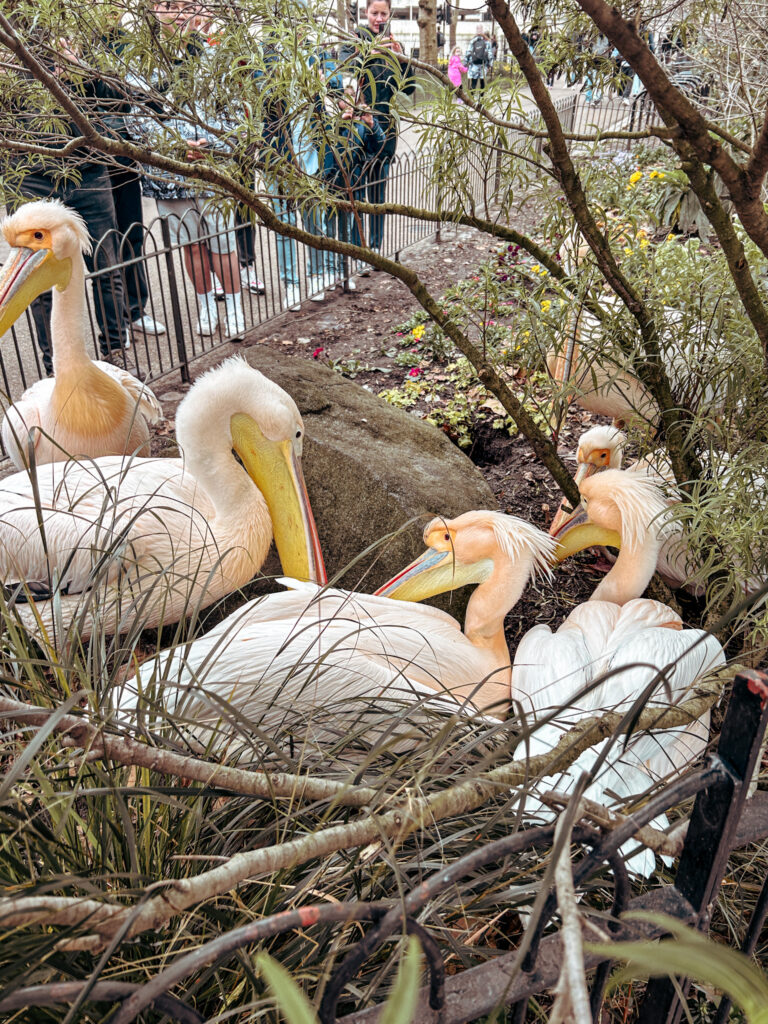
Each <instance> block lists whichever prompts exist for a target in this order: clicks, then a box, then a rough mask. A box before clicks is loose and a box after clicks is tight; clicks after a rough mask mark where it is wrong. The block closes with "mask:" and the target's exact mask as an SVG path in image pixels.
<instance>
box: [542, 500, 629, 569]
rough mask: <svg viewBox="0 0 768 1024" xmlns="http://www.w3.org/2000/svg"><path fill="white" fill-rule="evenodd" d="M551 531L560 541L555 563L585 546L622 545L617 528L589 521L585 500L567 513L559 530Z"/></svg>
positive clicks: (554, 556) (614, 546)
mask: <svg viewBox="0 0 768 1024" xmlns="http://www.w3.org/2000/svg"><path fill="white" fill-rule="evenodd" d="M553 526H554V523H553ZM549 532H550V533H551V534H552V536H553V537H555V538H556V539H557V540H558V541H559V543H558V546H557V548H556V549H555V553H554V555H553V557H552V561H553V564H555V565H557V564H558V563H559V562H563V561H565V559H566V558H568V556H569V555H575V554H576V552H577V551H583V550H584V549H585V548H594V547H599V546H600V545H601V544H602V545H605V546H606V547H611V548H620V547H621V537H620V536H619V534H618V533H616V531H615V530H607V529H606V528H605V527H604V526H598V525H597V524H596V523H591V522H590V521H589V519H588V518H587V509H586V506H585V505H584V503H583V502H582V503H581V504H579V505H577V506H576V508H575V509H573V511H572V512H571V513H570V514H567V515H566V517H565V520H564V522H563V523H562V524H561V525H560V527H559V528H558V530H557V531H554V530H553V529H552V528H550V531H549Z"/></svg>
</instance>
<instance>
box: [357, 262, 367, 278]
mask: <svg viewBox="0 0 768 1024" xmlns="http://www.w3.org/2000/svg"><path fill="white" fill-rule="evenodd" d="M355 269H356V270H357V276H358V277H370V276H371V265H370V263H365V262H363V260H358V261H357V267H356V268H355Z"/></svg>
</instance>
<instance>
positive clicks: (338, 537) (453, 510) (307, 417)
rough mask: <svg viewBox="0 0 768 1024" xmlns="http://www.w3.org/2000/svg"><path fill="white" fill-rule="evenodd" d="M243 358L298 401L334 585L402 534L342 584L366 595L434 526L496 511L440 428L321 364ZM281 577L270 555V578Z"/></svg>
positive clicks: (258, 351) (253, 351)
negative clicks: (437, 520)
mask: <svg viewBox="0 0 768 1024" xmlns="http://www.w3.org/2000/svg"><path fill="white" fill-rule="evenodd" d="M243 355H244V356H245V358H246V359H247V360H248V362H249V363H250V364H251V365H252V366H255V367H256V369H258V370H261V372H262V373H264V374H265V375H266V376H267V377H269V378H270V379H271V380H274V381H275V382H276V383H277V384H279V385H280V386H281V387H283V388H285V390H286V391H287V392H288V393H289V394H290V395H292V396H293V399H294V401H295V402H296V404H297V405H298V407H299V409H300V411H301V415H302V416H303V418H304V426H305V428H306V437H305V441H304V458H303V467H304V476H305V479H306V483H307V490H308V491H309V496H310V500H311V502H312V509H313V511H314V513H315V519H316V521H317V528H318V533H319V534H320V541H321V544H322V547H323V554H324V556H325V564H326V568H327V569H328V576H329V579H330V578H333V577H334V576H335V574H336V573H338V572H340V571H341V570H343V569H345V567H347V566H349V564H350V563H351V562H352V561H353V560H354V559H355V558H357V556H358V555H360V553H361V552H362V551H364V550H365V549H366V548H367V547H368V546H369V545H371V544H373V543H374V542H375V541H378V540H380V539H381V538H382V537H385V536H386V535H387V534H389V533H392V532H394V531H398V530H401V532H400V533H399V534H398V535H397V536H396V537H394V538H392V539H391V540H389V541H387V542H386V544H385V545H382V546H379V547H378V548H377V550H376V551H375V552H374V553H373V554H372V555H369V556H366V557H365V558H364V559H363V560H361V561H359V562H358V563H357V564H356V565H355V566H354V567H353V568H351V569H349V570H348V571H347V572H346V573H345V575H344V576H343V578H342V581H341V582H342V585H344V586H347V587H353V586H356V587H358V589H360V590H363V591H367V592H370V591H371V590H373V589H375V588H376V587H377V586H379V585H380V584H382V583H384V582H385V581H386V580H387V579H389V578H390V576H392V575H393V574H394V573H395V572H397V571H398V570H399V569H401V568H402V567H403V566H405V565H406V564H407V563H408V562H410V561H411V560H412V559H413V558H415V557H416V556H417V555H418V554H420V553H421V552H422V551H423V550H424V545H423V543H422V531H423V528H424V524H425V523H426V521H427V520H428V518H431V517H432V516H433V515H438V514H440V515H444V516H446V517H447V518H451V517H453V516H457V515H459V514H460V513H462V512H466V511H468V510H469V509H476V508H488V509H497V508H498V503H497V502H496V499H495V498H494V496H493V492H492V491H491V489H490V488H489V487H488V485H487V484H486V482H485V480H484V479H483V477H482V476H481V474H480V473H479V471H478V470H477V469H476V468H475V467H474V465H473V464H472V463H471V462H470V460H469V459H468V458H467V457H466V455H463V454H462V453H461V452H460V451H459V450H458V448H456V447H455V446H454V445H452V444H451V442H450V441H449V440H448V438H447V437H446V436H445V434H443V433H442V432H441V431H439V430H437V429H436V428H435V427H433V426H431V425H430V424H428V423H424V422H423V421H422V420H418V419H416V418H415V417H414V416H410V415H408V413H405V412H403V411H402V410H400V409H394V408H393V407H392V406H390V405H387V404H386V402H383V401H382V400H381V399H380V398H377V397H376V396H375V395H372V394H371V393H370V392H368V391H366V390H365V389H364V388H362V387H360V385H359V384H355V383H354V382H352V381H349V380H345V379H344V378H343V377H341V376H339V374H337V373H334V372H333V371H332V370H330V369H328V367H327V366H323V365H322V364H319V363H313V362H309V361H308V360H306V359H296V358H293V357H290V356H286V355H283V354H282V353H280V352H276V351H274V350H273V349H270V348H267V347H266V346H265V347H253V348H249V349H246V350H245V351H244V352H243ZM413 519H416V522H413V523H411V525H410V526H408V525H407V524H408V523H409V521H410V520H413ZM403 527H405V528H404V529H402V528H403ZM277 571H278V569H277V560H276V556H274V555H273V556H272V559H271V560H270V561H269V562H268V563H267V564H266V565H265V566H264V572H266V573H273V572H277ZM454 610H456V606H455V604H454Z"/></svg>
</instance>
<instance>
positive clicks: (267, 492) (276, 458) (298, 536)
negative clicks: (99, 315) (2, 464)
mask: <svg viewBox="0 0 768 1024" xmlns="http://www.w3.org/2000/svg"><path fill="white" fill-rule="evenodd" d="M303 433H304V428H303V424H302V420H301V416H300V415H299V411H298V409H297V408H296V405H295V403H294V402H293V400H292V399H291V398H290V396H289V395H287V394H286V393H285V392H284V391H283V390H282V388H280V387H278V386H277V385H276V384H273V383H272V381H270V380H268V379H267V378H266V377H264V376H263V374H261V373H259V372H258V370H255V369H253V368H252V367H251V366H249V365H248V363H247V362H246V361H245V360H244V359H241V358H239V357H236V358H234V359H229V360H227V361H226V362H224V363H222V364H221V365H220V366H218V367H216V368H215V369H213V370H210V371H209V372H208V373H206V374H204V375H203V376H202V377H200V378H198V380H197V381H196V382H195V383H194V385H193V386H192V388H191V389H190V391H189V393H188V394H187V396H186V397H185V398H184V400H183V402H182V403H181V405H180V406H179V408H178V412H177V415H176V436H177V439H178V442H179V446H180V448H181V450H182V452H183V456H184V457H183V458H178V459H165V458H160V459H144V458H139V457H132V458H128V457H118V456H104V457H102V458H100V459H94V460H92V461H89V460H83V461H80V462H70V463H61V462H52V463H50V464H48V465H45V466H39V467H37V469H36V471H35V472H34V473H32V472H23V473H16V474H14V475H13V476H10V477H7V478H6V479H4V480H2V481H0V580H2V582H3V583H4V584H5V585H6V587H9V586H14V585H16V586H17V589H18V590H19V591H20V592H21V596H22V598H23V597H26V598H27V599H28V600H29V601H30V603H29V604H27V605H26V606H25V605H24V604H18V605H17V607H18V610H19V613H20V614H21V616H22V618H23V620H24V622H25V624H27V625H28V626H29V627H30V628H31V629H33V630H36V631H37V630H39V629H40V628H41V627H42V628H43V629H44V630H45V631H46V632H47V633H48V635H49V636H50V634H51V632H52V631H53V630H54V627H57V628H58V627H63V628H64V629H65V630H66V629H68V628H69V626H70V625H72V624H74V625H76V626H77V628H78V629H79V631H80V635H81V636H83V637H87V636H88V635H89V634H90V632H91V631H92V629H93V627H94V623H95V622H96V621H99V622H100V623H101V624H102V627H103V628H104V629H105V630H106V631H108V632H111V633H118V632H124V631H125V630H127V629H128V628H129V627H130V626H131V625H132V624H133V623H134V622H136V623H137V624H139V625H140V626H141V627H151V626H156V625H159V624H160V623H168V622H176V621H178V620H179V619H180V618H182V617H185V616H188V615H191V614H192V613H193V612H194V611H196V610H197V609H198V608H200V607H203V606H205V605H207V604H210V603H211V602H213V601H216V600H218V599H219V598H221V597H223V596H224V595H226V594H229V593H231V592H232V591H234V590H236V589H237V588H238V587H240V586H242V585H243V584H245V583H247V582H248V580H250V579H251V578H252V577H253V575H254V573H256V571H257V570H258V569H259V568H260V566H261V564H262V562H263V561H264V558H265V557H266V554H267V551H268V549H269V545H270V540H271V538H272V534H273V531H274V537H275V543H276V545H277V549H278V553H279V555H280V559H281V561H282V564H283V568H284V570H285V571H286V572H290V573H292V574H294V575H296V576H298V577H301V578H303V579H309V580H314V581H316V582H324V581H325V569H324V567H323V560H322V555H321V553H320V546H319V542H318V539H317V531H316V529H315V524H314V519H313V517H312V511H311V508H310V506H309V500H308V498H307V495H306V490H305V487H304V482H303V478H302V473H301V463H300V456H301V446H302V437H303ZM232 449H234V451H235V452H236V453H237V456H238V457H239V459H240V462H241V463H242V465H241V464H240V463H238V461H237V459H236V458H235V456H234V455H233V453H232Z"/></svg>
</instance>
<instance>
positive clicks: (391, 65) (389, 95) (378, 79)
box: [339, 0, 416, 252]
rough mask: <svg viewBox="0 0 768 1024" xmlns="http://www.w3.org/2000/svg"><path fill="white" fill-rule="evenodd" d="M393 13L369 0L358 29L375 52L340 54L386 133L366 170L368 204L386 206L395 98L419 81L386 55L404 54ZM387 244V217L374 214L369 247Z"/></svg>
mask: <svg viewBox="0 0 768 1024" xmlns="http://www.w3.org/2000/svg"><path fill="white" fill-rule="evenodd" d="M391 14H392V9H391V6H390V2H389V0H367V6H366V9H365V17H366V24H365V25H361V26H359V27H358V28H357V36H358V38H359V39H360V41H361V43H370V42H375V43H376V44H377V47H376V49H378V50H379V53H376V49H371V50H368V51H367V52H365V53H363V52H362V51H361V50H360V49H359V48H355V47H349V46H343V47H342V48H341V52H340V54H339V57H340V63H341V68H342V70H344V71H347V70H351V69H352V68H354V70H355V72H356V75H357V78H358V83H359V84H358V89H359V99H360V102H361V103H362V104H364V105H365V106H366V107H370V109H371V112H372V113H373V115H374V117H375V118H376V121H377V122H378V124H379V126H380V127H381V130H382V132H383V133H384V143H383V145H382V146H381V147H380V149H379V150H378V152H377V153H375V154H374V155H373V156H372V157H371V159H370V160H369V161H368V163H367V165H366V168H365V182H366V188H367V199H368V202H369V203H383V202H385V201H386V196H387V179H388V178H389V172H390V170H391V167H392V160H393V159H394V156H395V152H396V150H397V134H398V127H399V119H398V117H397V114H396V112H395V111H393V110H392V103H393V101H394V99H395V97H396V96H397V95H398V94H400V93H402V94H403V95H405V96H410V95H411V93H413V91H414V89H415V88H416V80H415V78H414V77H413V75H411V74H409V73H408V72H407V70H406V71H405V73H404V72H403V70H402V69H401V68H399V67H396V62H395V61H394V60H393V59H392V58H391V57H388V56H385V55H384V53H383V51H386V50H389V51H390V52H391V53H393V54H395V53H402V52H403V48H402V46H401V45H400V43H398V41H397V40H396V39H393V38H392V33H391V30H390V25H389V20H390V16H391ZM383 240H384V215H383V214H371V215H370V217H369V218H368V239H367V242H368V246H369V248H371V249H373V250H374V251H375V252H381V246H382V242H383Z"/></svg>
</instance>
